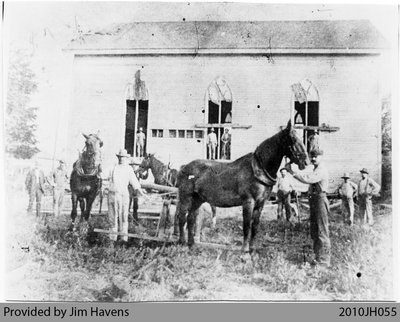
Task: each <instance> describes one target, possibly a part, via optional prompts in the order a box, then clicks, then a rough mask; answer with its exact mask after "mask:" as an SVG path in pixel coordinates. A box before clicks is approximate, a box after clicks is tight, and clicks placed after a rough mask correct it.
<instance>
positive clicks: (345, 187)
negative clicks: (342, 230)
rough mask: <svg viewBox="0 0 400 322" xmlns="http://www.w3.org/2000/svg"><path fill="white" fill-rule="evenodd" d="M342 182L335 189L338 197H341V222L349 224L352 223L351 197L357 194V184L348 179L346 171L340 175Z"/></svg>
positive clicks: (352, 207) (352, 204) (352, 206)
mask: <svg viewBox="0 0 400 322" xmlns="http://www.w3.org/2000/svg"><path fill="white" fill-rule="evenodd" d="M342 179H343V182H342V184H341V185H340V186H339V188H338V189H337V193H338V194H339V197H340V198H341V199H342V215H343V222H344V223H345V224H346V223H348V224H349V225H350V226H352V225H353V223H354V201H353V198H354V197H355V196H356V195H357V185H356V184H355V183H354V182H353V181H351V180H349V179H350V176H349V173H348V172H345V173H344V174H343V176H342Z"/></svg>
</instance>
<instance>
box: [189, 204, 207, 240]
mask: <svg viewBox="0 0 400 322" xmlns="http://www.w3.org/2000/svg"><path fill="white" fill-rule="evenodd" d="M202 203H203V202H202V201H201V200H198V199H193V201H192V207H191V208H190V210H189V213H188V217H187V230H188V246H189V247H192V246H193V245H194V237H195V236H196V233H195V226H196V218H197V215H198V214H199V208H200V206H201V205H202ZM201 223H202V222H201ZM201 223H200V222H199V223H198V225H197V233H198V241H200V233H201Z"/></svg>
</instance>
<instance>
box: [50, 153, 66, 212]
mask: <svg viewBox="0 0 400 322" xmlns="http://www.w3.org/2000/svg"><path fill="white" fill-rule="evenodd" d="M68 180H69V177H68V173H67V170H66V164H65V161H64V160H59V165H58V168H57V169H56V170H55V171H54V172H53V173H52V174H51V175H50V180H49V183H50V185H51V186H52V187H53V211H54V216H59V215H61V210H62V206H63V201H64V192H65V188H66V187H67V185H68Z"/></svg>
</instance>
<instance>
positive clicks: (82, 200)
mask: <svg viewBox="0 0 400 322" xmlns="http://www.w3.org/2000/svg"><path fill="white" fill-rule="evenodd" d="M78 200H79V207H80V208H81V220H80V222H82V221H83V217H84V215H85V199H84V198H83V197H81V198H78Z"/></svg>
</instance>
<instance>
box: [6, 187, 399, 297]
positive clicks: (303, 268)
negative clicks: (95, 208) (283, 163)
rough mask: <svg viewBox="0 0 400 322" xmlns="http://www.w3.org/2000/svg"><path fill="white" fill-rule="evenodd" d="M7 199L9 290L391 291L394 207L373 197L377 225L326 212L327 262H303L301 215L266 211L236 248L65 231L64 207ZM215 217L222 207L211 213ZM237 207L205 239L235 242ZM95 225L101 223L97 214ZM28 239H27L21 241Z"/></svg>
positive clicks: (195, 293) (10, 293)
mask: <svg viewBox="0 0 400 322" xmlns="http://www.w3.org/2000/svg"><path fill="white" fill-rule="evenodd" d="M7 200H8V203H9V204H8V210H9V211H8V216H7V220H8V223H7V225H8V226H7V228H8V229H7V231H8V234H9V235H8V236H7V245H6V251H7V285H8V286H7V290H6V299H14V300H15V299H18V300H40V301H42V300H43V301H129V302H130V301H164V300H167V301H187V300H264V301H270V300H345V301H353V300H390V299H392V297H393V289H392V288H393V275H394V274H393V263H392V258H393V257H392V229H391V227H392V217H391V213H390V212H388V211H378V207H375V209H374V210H375V213H374V216H375V219H376V224H375V225H374V227H373V229H369V228H364V227H361V226H358V225H356V226H355V227H353V228H350V227H348V226H345V225H343V224H342V223H341V216H340V214H339V213H338V211H333V212H332V214H331V241H332V267H331V269H329V270H327V271H322V270H319V269H315V268H313V267H311V266H310V265H309V263H308V262H307V261H308V259H309V257H310V256H311V255H312V253H311V245H312V243H311V240H310V237H309V233H308V224H307V220H305V221H303V222H302V223H301V224H294V225H291V226H285V225H284V224H282V223H278V222H277V221H276V220H274V219H273V218H274V217H275V213H272V212H271V211H272V210H270V213H268V211H267V212H266V213H265V214H263V216H262V220H261V223H260V229H259V235H258V238H257V247H259V249H258V250H257V251H256V253H255V254H254V255H252V256H251V258H250V257H246V256H243V255H242V254H240V253H238V252H232V251H226V250H218V249H206V248H199V247H197V248H194V249H193V250H188V248H187V247H183V246H176V245H171V246H167V245H162V244H157V243H154V242H153V243H150V242H143V241H141V240H133V241H131V242H130V245H129V246H128V247H122V246H118V245H114V244H112V243H110V241H109V240H108V237H107V236H106V235H104V234H95V233H91V234H90V235H89V238H88V236H87V235H81V234H79V233H75V234H73V233H71V232H69V231H68V227H69V215H68V214H67V213H65V215H63V216H62V217H59V218H52V217H50V220H49V221H48V222H47V223H46V224H43V222H40V221H38V220H37V219H36V218H35V216H33V215H31V216H28V215H27V214H26V211H25V208H26V205H27V198H26V196H25V195H24V194H22V193H21V194H18V193H14V194H12V196H11V195H10V196H9V198H8V199H7ZM217 218H218V217H217ZM241 225H242V223H241V214H240V210H239V209H237V208H234V209H232V210H228V211H224V215H223V216H220V217H219V218H218V222H217V229H216V230H215V231H213V230H211V229H210V228H209V224H208V223H206V225H205V226H206V227H205V228H204V236H203V240H205V241H213V242H217V243H228V244H235V245H241V241H242V233H241ZM91 226H93V227H99V228H102V227H104V226H105V217H104V216H93V218H92V220H91ZM27 247H29V249H28V248H27Z"/></svg>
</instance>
